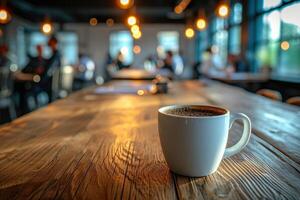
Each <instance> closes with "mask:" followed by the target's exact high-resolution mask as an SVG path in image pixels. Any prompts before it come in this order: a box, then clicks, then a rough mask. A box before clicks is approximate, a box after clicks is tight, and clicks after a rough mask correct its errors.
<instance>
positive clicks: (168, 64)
mask: <svg viewBox="0 0 300 200" xmlns="http://www.w3.org/2000/svg"><path fill="white" fill-rule="evenodd" d="M173 64H174V63H173V52H172V51H167V52H166V58H165V59H164V63H163V66H161V69H165V70H168V71H170V72H174V69H173V67H174V66H173Z"/></svg>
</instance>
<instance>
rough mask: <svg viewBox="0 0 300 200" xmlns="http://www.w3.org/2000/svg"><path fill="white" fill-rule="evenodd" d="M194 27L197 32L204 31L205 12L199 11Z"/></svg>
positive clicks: (205, 23)
mask: <svg viewBox="0 0 300 200" xmlns="http://www.w3.org/2000/svg"><path fill="white" fill-rule="evenodd" d="M195 26H196V28H197V29H198V30H199V31H202V30H205V29H206V26H207V22H206V17H205V11H204V10H199V12H198V17H197V19H196V21H195Z"/></svg>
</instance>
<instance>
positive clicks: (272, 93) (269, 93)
mask: <svg viewBox="0 0 300 200" xmlns="http://www.w3.org/2000/svg"><path fill="white" fill-rule="evenodd" d="M256 94H259V95H261V96H264V97H267V98H269V99H272V100H275V101H282V96H281V94H280V92H278V91H276V90H270V89H260V90H258V91H257V92H256Z"/></svg>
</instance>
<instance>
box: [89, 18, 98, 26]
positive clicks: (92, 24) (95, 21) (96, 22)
mask: <svg viewBox="0 0 300 200" xmlns="http://www.w3.org/2000/svg"><path fill="white" fill-rule="evenodd" d="M97 24H98V20H97V19H96V18H95V17H93V18H91V19H90V25H91V26H96V25H97Z"/></svg>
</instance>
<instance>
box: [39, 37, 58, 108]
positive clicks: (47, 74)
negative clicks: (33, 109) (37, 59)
mask: <svg viewBox="0 0 300 200" xmlns="http://www.w3.org/2000/svg"><path fill="white" fill-rule="evenodd" d="M47 45H48V46H49V47H50V49H51V51H52V55H51V57H50V58H49V59H47V60H46V62H45V71H44V73H43V75H42V76H41V81H40V84H39V85H40V89H41V90H42V91H44V92H46V93H47V94H48V97H49V101H50V102H51V101H52V99H51V98H52V77H53V74H54V72H55V71H56V70H58V69H59V68H60V67H61V54H60V52H59V50H58V40H57V38H56V37H55V36H54V35H52V36H51V37H50V39H49V40H48V43H47Z"/></svg>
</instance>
